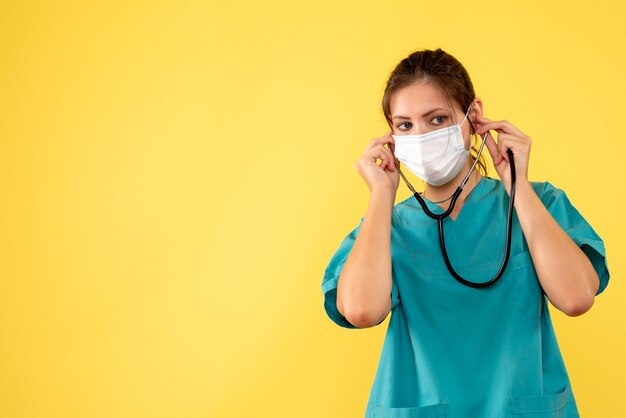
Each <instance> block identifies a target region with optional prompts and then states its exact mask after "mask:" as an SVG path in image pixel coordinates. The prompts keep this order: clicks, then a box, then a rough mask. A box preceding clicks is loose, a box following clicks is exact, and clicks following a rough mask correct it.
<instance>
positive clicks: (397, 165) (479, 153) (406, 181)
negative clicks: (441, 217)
mask: <svg viewBox="0 0 626 418" xmlns="http://www.w3.org/2000/svg"><path fill="white" fill-rule="evenodd" d="M471 108H472V106H471V105H470V107H469V109H467V113H465V117H464V118H463V121H462V122H461V123H460V124H459V126H460V125H462V124H463V122H465V118H467V115H469V111H470V110H471ZM468 120H469V119H468ZM470 124H471V122H470ZM486 140H487V132H485V134H484V135H483V141H482V143H481V144H480V148H479V149H478V153H477V154H476V159H474V164H472V167H471V168H470V170H469V171H468V172H467V174H466V175H465V178H464V179H463V181H462V182H461V185H460V186H459V187H458V188H457V191H458V189H461V190H463V187H465V183H467V181H468V180H469V177H470V175H471V174H472V172H473V171H474V168H475V167H476V163H478V160H479V158H480V155H481V154H482V152H483V148H484V147H485V142H486ZM471 147H472V144H471V141H470V149H471ZM393 163H394V165H395V166H396V168H397V169H398V173H399V174H400V176H401V177H402V180H404V182H405V183H406V185H407V187H408V188H409V190H410V191H411V192H412V193H413V194H414V195H415V194H416V193H417V192H416V191H415V189H414V188H413V186H412V185H411V183H409V181H408V180H407V179H406V177H405V176H404V174H403V173H402V170H400V165H399V164H398V162H397V161H396V160H395V159H394V161H393ZM456 193H457V192H456V191H455V192H454V193H453V194H452V195H451V196H450V197H448V198H447V199H444V200H440V201H438V202H432V203H443V202H446V201H448V200H450V199H452V198H453V197H454V195H455V194H456Z"/></svg>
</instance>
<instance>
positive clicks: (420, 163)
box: [391, 109, 471, 186]
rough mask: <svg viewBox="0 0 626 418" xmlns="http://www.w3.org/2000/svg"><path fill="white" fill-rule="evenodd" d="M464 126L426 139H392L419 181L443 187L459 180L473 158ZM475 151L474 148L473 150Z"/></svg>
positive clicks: (397, 155) (422, 137) (457, 125)
mask: <svg viewBox="0 0 626 418" xmlns="http://www.w3.org/2000/svg"><path fill="white" fill-rule="evenodd" d="M468 113H469V109H467V113H465V117H464V118H463V121H462V122H461V123H460V124H456V125H453V126H448V127H446V128H441V129H437V130H436V131H432V132H428V133H425V134H422V135H391V136H392V137H393V139H394V140H395V151H394V154H395V156H396V158H397V159H398V160H400V161H401V162H402V163H403V164H404V165H406V166H407V168H408V169H409V170H410V171H411V172H412V173H413V174H415V175H416V176H417V177H419V178H421V179H422V180H424V181H425V182H426V183H428V184H431V185H433V186H441V185H442V184H446V183H447V182H449V181H450V180H452V179H453V178H455V177H456V176H457V175H458V174H459V172H460V171H461V170H462V169H463V166H464V165H465V162H466V161H467V159H468V158H469V153H470V151H469V149H465V143H464V141H463V134H462V132H461V125H463V122H465V119H466V118H467V114H468ZM470 148H471V147H470Z"/></svg>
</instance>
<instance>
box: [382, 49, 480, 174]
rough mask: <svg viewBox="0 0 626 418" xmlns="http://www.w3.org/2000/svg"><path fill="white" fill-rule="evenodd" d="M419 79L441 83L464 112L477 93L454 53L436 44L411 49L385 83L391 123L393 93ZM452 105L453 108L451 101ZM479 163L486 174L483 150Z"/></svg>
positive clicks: (386, 111)
mask: <svg viewBox="0 0 626 418" xmlns="http://www.w3.org/2000/svg"><path fill="white" fill-rule="evenodd" d="M420 81H424V82H427V83H431V84H433V85H435V86H437V87H439V88H440V89H441V91H442V92H443V93H444V95H445V96H446V98H447V99H448V103H449V104H451V100H453V101H455V102H456V103H457V104H458V105H459V106H460V107H461V110H462V111H463V113H465V112H466V111H467V109H468V108H469V106H470V104H471V103H472V101H473V100H474V98H475V97H476V95H475V93H474V86H473V85H472V80H471V79H470V77H469V74H468V73H467V70H465V67H463V65H462V64H461V63H460V62H459V61H458V60H457V59H456V58H454V57H453V56H452V55H450V54H448V53H446V52H444V51H443V50H441V48H437V49H436V50H434V51H433V50H429V49H424V50H420V51H415V52H412V53H411V54H410V55H409V56H408V57H406V58H404V59H403V60H402V61H400V63H399V64H398V65H397V66H396V68H394V70H393V71H392V72H391V75H390V76H389V80H388V81H387V86H386V87H385V92H384V94H383V100H382V105H383V113H384V115H385V119H386V120H387V123H388V124H389V127H393V123H392V121H391V109H390V102H391V96H392V95H393V93H395V92H396V91H397V90H398V89H400V88H402V87H404V86H407V85H409V84H412V83H415V82H420ZM450 107H451V108H452V105H451V106H450ZM467 120H468V121H469V122H470V125H471V126H472V130H471V131H474V132H475V129H474V126H473V125H472V122H471V121H470V120H469V117H468V119H467ZM473 135H474V134H472V136H471V137H470V144H472V143H473V142H474V141H473V138H474V137H473ZM474 145H478V144H474ZM474 145H472V148H471V151H472V153H471V156H472V162H473V161H474V160H475V159H476V155H478V148H474ZM476 165H477V167H478V169H479V171H480V172H481V173H482V175H483V176H486V175H487V164H486V163H485V160H484V156H483V154H482V153H481V155H480V159H479V160H478V163H477V164H476Z"/></svg>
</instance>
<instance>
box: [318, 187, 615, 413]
mask: <svg viewBox="0 0 626 418" xmlns="http://www.w3.org/2000/svg"><path fill="white" fill-rule="evenodd" d="M531 184H532V187H533V189H534V190H535V192H536V193H537V196H540V197H541V201H542V202H543V204H544V205H545V206H546V208H547V209H548V211H549V212H550V214H551V215H552V216H553V217H554V219H555V220H556V221H557V222H558V223H559V225H560V226H561V227H562V228H563V229H564V231H565V232H566V233H567V234H568V235H569V236H570V237H571V238H572V240H573V241H574V242H575V243H576V244H577V245H578V246H579V247H580V248H581V249H582V250H583V251H584V253H585V254H586V255H587V256H588V257H589V259H590V260H591V263H592V264H593V266H594V268H595V270H596V271H597V273H598V276H599V278H600V288H599V289H598V292H597V294H600V293H601V292H602V291H603V290H604V288H605V287H606V286H607V284H608V281H609V270H608V265H607V263H606V258H605V257H606V254H605V249H604V243H603V241H602V239H601V238H600V237H599V236H598V235H597V234H596V233H595V231H594V230H593V228H592V227H591V226H590V225H589V224H588V223H587V221H586V220H585V219H584V218H583V217H582V215H581V214H580V213H579V212H578V211H577V210H576V208H574V206H572V204H571V203H570V201H569V200H568V198H567V196H566V194H565V192H564V191H563V190H560V189H558V188H555V187H554V186H553V185H552V184H550V183H549V182H531ZM426 202H427V205H428V207H429V208H430V209H431V210H432V211H433V212H435V213H441V212H442V210H441V208H439V206H437V205H436V204H434V203H432V202H430V201H426ZM508 202H509V197H508V194H507V193H506V191H505V189H504V187H503V185H502V182H501V181H500V180H497V179H492V178H490V177H482V178H481V179H480V181H479V183H478V184H477V185H476V186H475V187H474V189H472V190H471V192H470V194H469V195H468V197H467V199H466V201H465V203H464V205H463V207H462V208H461V211H460V212H459V215H458V217H457V219H456V220H452V219H451V218H450V217H447V218H446V219H445V220H444V229H445V241H446V246H447V249H448V254H449V257H450V260H451V263H452V266H453V267H454V268H455V269H456V271H457V272H458V273H459V274H460V275H461V276H462V277H464V278H466V279H468V280H472V281H475V282H485V281H487V280H489V279H491V278H492V277H493V276H494V275H495V274H496V273H497V271H498V269H499V267H500V264H501V262H502V257H503V255H504V247H505V238H506V214H507V208H508ZM362 223H363V218H361V222H360V223H359V225H358V226H357V227H356V228H355V229H354V230H353V231H352V232H350V234H348V236H347V237H345V239H344V240H343V241H342V242H341V245H340V246H339V248H338V249H337V251H336V252H335V254H334V255H333V256H332V258H331V260H330V263H329V264H328V266H327V268H326V270H325V273H324V278H323V281H322V291H323V293H324V307H325V310H326V313H327V314H328V316H329V317H330V318H331V319H332V320H333V321H334V322H335V323H337V324H338V325H340V326H342V327H346V328H357V327H355V326H354V325H352V324H351V323H349V322H348V321H347V320H346V319H345V317H343V316H342V315H341V313H340V312H339V311H338V310H337V305H336V296H337V281H338V279H339V274H340V272H341V269H342V267H343V265H344V263H345V261H346V258H347V256H348V253H349V252H350V249H351V248H352V245H353V243H354V240H355V238H356V236H357V234H358V231H359V228H360V227H361V225H362ZM511 234H512V238H511V240H512V242H511V253H510V259H509V263H508V265H507V268H506V270H505V272H504V274H503V275H502V277H501V278H500V280H498V281H497V282H496V283H495V284H494V285H492V286H489V287H486V288H482V289H479V288H471V287H468V286H465V285H463V284H461V283H459V282H458V281H457V280H455V279H454V278H453V277H452V276H451V275H450V273H449V272H448V270H447V268H446V266H445V264H444V261H443V257H442V255H441V250H440V248H439V238H438V232H437V221H435V220H434V219H431V218H429V217H428V216H427V215H426V214H425V213H424V212H423V210H422V209H421V207H420V206H419V203H418V202H417V200H416V199H415V197H414V196H412V195H411V196H410V197H409V198H407V199H406V200H404V201H402V202H399V203H398V204H396V205H395V206H394V208H393V211H392V222H391V257H392V292H391V298H392V308H391V318H390V320H389V325H388V328H387V334H386V337H385V341H384V344H383V348H382V352H381V356H380V360H379V363H378V369H377V372H376V376H375V379H374V383H373V385H372V388H371V392H370V397H369V401H368V403H367V407H366V412H365V417H366V418H374V417H376V418H390V417H393V418H409V417H410V418H435V417H436V418H443V417H447V418H480V417H484V418H491V417H493V418H502V417H518V418H520V415H521V416H527V417H528V418H531V417H532V418H548V417H561V418H570V417H578V416H579V413H578V409H577V405H576V401H575V399H574V395H573V392H572V388H571V384H570V381H569V377H568V374H567V371H566V368H565V364H564V363H563V358H562V356H561V352H560V350H559V346H558V343H557V339H556V336H555V333H554V329H553V327H552V321H551V319H550V312H549V310H548V299H547V296H546V295H545V293H543V289H542V287H541V285H540V283H539V281H538V278H537V275H536V272H535V269H534V266H533V262H532V259H531V256H530V252H529V250H528V244H527V243H526V240H525V239H524V235H523V233H522V230H521V227H520V224H519V219H518V217H517V214H515V217H514V219H513V226H512V232H511ZM524 414H527V415H524Z"/></svg>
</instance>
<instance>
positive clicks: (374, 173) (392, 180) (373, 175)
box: [354, 131, 400, 196]
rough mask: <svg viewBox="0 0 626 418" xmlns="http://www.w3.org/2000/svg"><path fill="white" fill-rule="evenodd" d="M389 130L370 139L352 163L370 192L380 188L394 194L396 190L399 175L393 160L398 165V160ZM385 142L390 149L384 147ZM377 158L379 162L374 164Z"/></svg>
mask: <svg viewBox="0 0 626 418" xmlns="http://www.w3.org/2000/svg"><path fill="white" fill-rule="evenodd" d="M391 132H392V131H389V132H387V133H386V134H385V135H383V136H381V137H380V138H375V139H373V140H371V141H370V143H369V144H368V146H367V148H366V149H365V152H364V153H363V155H362V156H361V158H359V159H358V161H357V162H356V163H355V164H354V167H355V168H356V171H357V172H358V173H359V174H360V175H361V177H363V180H365V183H366V184H367V187H368V188H369V189H370V192H373V191H374V189H379V188H380V189H385V190H387V191H390V192H392V193H393V195H394V196H395V193H396V191H397V190H398V183H399V182H400V175H399V174H398V168H397V167H396V166H395V163H394V162H397V163H398V165H399V164H400V162H399V161H398V160H397V159H396V157H395V155H394V154H393V153H394V151H395V141H394V139H393V137H392V136H391ZM385 144H389V148H390V149H389V148H386V147H385ZM377 159H380V160H381V162H380V164H376V160H377Z"/></svg>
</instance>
